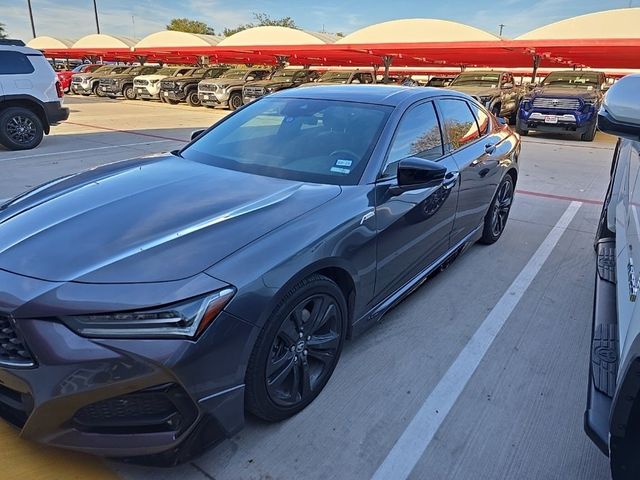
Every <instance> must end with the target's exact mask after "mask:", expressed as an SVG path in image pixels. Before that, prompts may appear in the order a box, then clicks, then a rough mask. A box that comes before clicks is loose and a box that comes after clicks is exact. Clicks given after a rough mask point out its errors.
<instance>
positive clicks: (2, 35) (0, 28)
mask: <svg viewBox="0 0 640 480" xmlns="http://www.w3.org/2000/svg"><path fill="white" fill-rule="evenodd" d="M0 38H7V31H6V30H5V29H4V23H0Z"/></svg>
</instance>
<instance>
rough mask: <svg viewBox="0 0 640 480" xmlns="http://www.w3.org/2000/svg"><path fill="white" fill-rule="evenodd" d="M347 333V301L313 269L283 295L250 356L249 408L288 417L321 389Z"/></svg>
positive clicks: (275, 418)
mask: <svg viewBox="0 0 640 480" xmlns="http://www.w3.org/2000/svg"><path fill="white" fill-rule="evenodd" d="M345 334H346V304H345V300H344V297H343V295H342V292H341V290H340V289H339V287H338V286H337V285H336V284H335V283H334V282H333V281H331V280H330V279H328V278H326V277H323V276H320V275H313V276H311V277H309V278H307V279H306V280H304V281H303V282H301V283H300V284H298V285H297V286H296V287H294V288H293V289H292V290H291V291H290V292H289V294H287V295H286V296H285V298H284V299H283V301H282V302H281V303H280V304H279V306H278V307H277V308H276V310H275V311H274V313H273V314H272V316H271V318H270V319H269V321H268V323H267V325H265V328H264V330H263V332H262V333H261V335H260V337H259V338H258V340H257V341H256V347H255V348H254V352H253V353H252V355H251V359H250V360H249V366H248V368H247V376H246V391H245V393H246V404H247V408H248V409H249V410H250V411H251V412H252V413H254V414H255V415H256V416H258V417H260V418H263V419H265V420H269V421H278V420H283V419H285V418H287V417H290V416H292V415H294V414H296V413H298V412H299V411H300V410H302V409H303V408H304V407H306V406H307V405H308V404H309V403H311V402H312V401H313V400H314V399H315V398H316V397H317V396H318V394H319V393H320V391H322V389H323V388H324V386H325V385H326V383H327V381H328V380H329V378H330V377H331V374H332V373H333V370H334V368H335V366H336V364H337V362H338V359H339V357H340V353H341V351H342V345H343V343H344V337H345Z"/></svg>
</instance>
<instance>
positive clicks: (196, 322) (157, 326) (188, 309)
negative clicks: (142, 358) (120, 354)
mask: <svg viewBox="0 0 640 480" xmlns="http://www.w3.org/2000/svg"><path fill="white" fill-rule="evenodd" d="M234 293H235V290H234V289H232V288H225V289H222V290H218V291H217V292H214V293H211V294H208V295H204V296H200V297H197V298H192V299H189V300H185V301H183V302H180V303H175V304H173V305H168V306H166V307H158V308H153V309H144V310H139V311H134V312H118V313H105V314H95V315H70V316H65V317H61V318H60V320H61V321H62V322H63V323H65V324H66V325H67V326H68V327H69V328H70V329H71V330H73V331H75V332H76V333H78V334H79V335H82V336H85V337H93V338H156V337H169V338H195V337H197V336H199V335H200V334H201V333H202V332H203V331H204V330H205V329H206V328H207V327H208V326H209V325H210V324H211V323H212V322H213V321H214V320H215V318H216V317H217V316H218V315H219V314H220V312H221V311H222V309H223V308H224V307H225V306H226V305H227V303H229V301H230V300H231V298H232V297H233V295H234Z"/></svg>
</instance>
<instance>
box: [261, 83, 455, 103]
mask: <svg viewBox="0 0 640 480" xmlns="http://www.w3.org/2000/svg"><path fill="white" fill-rule="evenodd" d="M443 94H446V95H448V96H459V97H461V98H467V96H466V95H464V94H461V93H459V92H455V91H452V90H451V91H450V90H447V91H446V92H444V91H443V90H442V89H439V88H429V87H401V86H396V85H326V86H325V85H318V86H317V87H315V88H301V89H295V88H292V89H287V90H283V91H280V92H278V93H276V94H274V95H277V96H278V97H288V98H313V99H316V98H317V99H322V100H341V101H351V102H360V103H373V104H378V105H390V106H393V107H396V106H398V105H400V104H401V103H404V102H405V101H408V100H414V101H417V100H421V99H423V98H432V97H436V96H439V95H443Z"/></svg>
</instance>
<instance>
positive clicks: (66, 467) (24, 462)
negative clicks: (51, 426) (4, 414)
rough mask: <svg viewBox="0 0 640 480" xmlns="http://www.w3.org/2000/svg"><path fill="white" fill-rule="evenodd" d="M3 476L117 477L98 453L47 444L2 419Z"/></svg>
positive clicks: (37, 479)
mask: <svg viewBox="0 0 640 480" xmlns="http://www.w3.org/2000/svg"><path fill="white" fill-rule="evenodd" d="M0 446H1V448H0V478H2V479H7V480H14V479H16V480H17V479H29V480H117V478H118V477H117V476H116V475H115V473H113V472H111V471H110V470H109V469H108V468H107V467H106V466H105V465H104V463H103V462H102V461H101V460H100V459H99V458H98V457H92V456H91V455H83V454H79V453H71V452H67V451H64V450H59V449H56V448H51V447H45V446H42V445H38V444H36V443H32V442H29V441H27V440H23V439H21V438H19V437H18V433H17V431H16V430H15V429H14V428H12V427H11V426H10V425H7V424H6V423H4V422H3V421H1V420H0Z"/></svg>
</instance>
